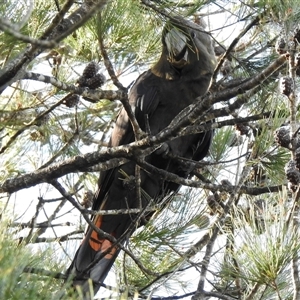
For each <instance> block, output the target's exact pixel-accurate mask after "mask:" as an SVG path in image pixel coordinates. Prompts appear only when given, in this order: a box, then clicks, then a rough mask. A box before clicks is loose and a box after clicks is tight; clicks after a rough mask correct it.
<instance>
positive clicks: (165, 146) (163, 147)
mask: <svg viewBox="0 0 300 300" xmlns="http://www.w3.org/2000/svg"><path fill="white" fill-rule="evenodd" d="M169 152H170V147H169V145H168V144H167V143H162V145H161V146H160V147H159V148H158V149H157V150H155V154H157V155H162V156H163V157H166V156H168V153H169Z"/></svg>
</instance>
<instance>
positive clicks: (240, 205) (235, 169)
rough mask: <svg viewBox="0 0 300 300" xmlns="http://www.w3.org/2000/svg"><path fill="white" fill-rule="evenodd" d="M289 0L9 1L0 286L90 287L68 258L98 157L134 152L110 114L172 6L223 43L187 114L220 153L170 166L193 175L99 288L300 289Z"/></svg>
mask: <svg viewBox="0 0 300 300" xmlns="http://www.w3.org/2000/svg"><path fill="white" fill-rule="evenodd" d="M286 2H289V3H286V4H285V3H284V1H279V0H275V1H267V0H258V1H255V2H254V1H237V2H235V3H233V2H232V1H221V0H220V1H201V0H199V1H186V0H185V1H184V0H180V1H171V0H161V1H148V0H141V1H130V0H128V1H127V0H115V1H106V0H96V1H90V0H85V1H83V2H74V1H72V0H70V1H67V2H62V1H50V2H49V1H41V0H37V1H34V2H31V3H30V5H28V4H27V2H26V1H16V0H10V1H6V2H5V3H4V4H3V5H1V6H0V11H1V17H0V30H1V31H0V50H1V51H0V62H1V69H0V93H1V94H0V157H1V158H0V161H1V172H0V192H1V228H2V230H1V236H0V244H1V246H0V258H1V259H0V266H1V267H0V269H1V272H0V273H1V274H2V275H1V276H0V298H1V299H2V298H3V299H20V298H22V299H58V298H59V297H61V298H62V299H80V291H72V289H69V288H68V287H69V283H68V282H67V283H64V281H63V279H64V278H65V277H64V271H65V270H66V268H67V266H68V265H69V263H70V261H71V260H72V258H73V256H74V251H75V249H76V248H77V247H78V245H79V243H80V240H81V239H82V237H83V233H84V227H85V225H86V222H88V221H89V217H90V216H91V215H92V214H93V213H95V212H93V211H92V210H91V202H92V195H93V192H95V190H96V186H97V179H98V174H99V171H100V170H105V169H109V168H113V167H114V166H117V165H119V164H122V163H124V162H125V161H126V160H127V159H129V158H130V154H132V153H133V147H129V148H128V155H126V154H125V153H124V151H123V152H122V151H121V150H120V149H118V148H116V149H107V142H108V138H109V135H110V131H111V128H112V126H113V122H114V120H115V118H116V116H117V114H118V112H119V110H120V108H121V107H122V105H126V103H127V102H126V99H127V98H126V97H127V93H128V90H129V89H130V86H131V84H132V82H133V81H134V79H135V78H137V76H138V75H139V74H140V73H142V72H143V71H145V70H147V69H149V67H151V65H153V63H154V62H155V61H157V59H158V57H159V54H160V47H161V46H160V38H161V32H162V28H163V26H164V24H165V22H166V21H167V20H168V19H170V18H173V17H176V16H182V17H185V18H188V19H190V20H193V21H195V22H198V23H201V24H202V25H203V26H206V28H205V29H206V30H207V31H209V32H211V36H212V38H213V39H214V43H215V45H214V46H215V53H216V56H217V58H218V64H217V67H216V69H215V73H214V76H213V82H212V84H211V87H210V90H209V92H208V93H207V95H205V96H204V97H202V99H197V100H198V101H197V102H195V105H194V106H193V107H192V108H193V109H191V110H190V112H189V114H188V115H187V114H185V115H182V116H181V119H180V120H185V127H184V128H183V129H181V130H180V134H191V133H195V132H201V131H205V130H210V129H214V132H215V133H214V138H213V141H212V145H211V148H210V153H209V156H207V157H206V158H205V160H204V161H201V162H199V163H197V164H196V168H195V171H194V172H193V177H191V178H190V179H182V178H177V179H176V180H177V181H178V183H180V184H182V185H183V187H182V188H181V189H180V191H179V192H178V193H177V194H176V195H175V196H174V197H173V198H172V199H168V201H166V203H165V205H161V206H153V207H149V209H150V210H153V211H155V213H154V216H153V217H152V219H151V220H150V221H149V222H148V223H147V224H146V225H145V226H143V227H141V228H139V229H138V230H137V231H136V232H135V234H134V235H133V236H132V237H131V239H130V240H128V242H127V243H126V244H125V245H124V250H125V251H122V253H121V255H120V256H119V258H118V261H117V263H116V265H115V266H114V269H113V270H112V272H111V273H112V276H111V278H110V280H109V281H108V283H107V286H106V287H104V288H103V289H102V290H101V293H105V295H107V297H108V299H109V298H111V299H164V298H166V299H181V298H184V297H189V298H190V299H193V300H200V299H208V298H211V299H213V298H214V299H249V300H250V299H275V298H276V299H299V298H300V289H299V287H300V277H299V270H298V269H299V243H298V241H299V233H298V225H299V224H298V222H299V221H298V214H299V212H298V210H299V209H298V201H299V195H300V193H299V183H300V168H299V166H300V155H299V153H300V150H299V149H300V146H299V145H300V144H299V136H298V132H299V128H300V127H299V121H298V118H299V113H298V109H299V107H298V102H297V95H298V90H299V89H298V85H299V74H300V71H299V70H300V69H299V53H300V46H299V43H300V27H299V24H298V20H299V16H300V9H299V8H298V4H297V1H286ZM210 120H214V122H208V123H205V122H207V121H210ZM187 124H188V125H187ZM173 126H174V127H176V126H180V123H179V122H177V123H176V122H174V125H173ZM162 134H164V137H165V138H166V139H165V141H167V139H168V138H170V137H168V136H167V134H166V132H165V131H163V132H162ZM140 144H142V143H141V142H140ZM145 145H147V138H146V140H145V143H144V146H145ZM142 146H143V145H142ZM157 146H159V145H157ZM141 149H143V150H142V151H141V152H140V154H141V155H143V153H145V151H147V149H146V147H141ZM143 151H144V152H143ZM135 153H137V152H135ZM136 155H137V154H136ZM183 163H187V164H190V163H193V164H194V165H195V163H194V162H183ZM141 168H146V166H141ZM156 171H157V170H156ZM151 172H155V170H153V169H152V170H151ZM165 176H166V178H169V177H170V176H171V174H165ZM168 176H169V177H168ZM172 180H174V179H172ZM100 213H107V212H100ZM110 213H112V212H110ZM115 213H124V212H119V211H118V212H115ZM142 213H145V212H141V214H142ZM142 217H143V215H141V218H142ZM101 295H102V294H101ZM101 295H100V296H99V297H101ZM167 297H169V298H167Z"/></svg>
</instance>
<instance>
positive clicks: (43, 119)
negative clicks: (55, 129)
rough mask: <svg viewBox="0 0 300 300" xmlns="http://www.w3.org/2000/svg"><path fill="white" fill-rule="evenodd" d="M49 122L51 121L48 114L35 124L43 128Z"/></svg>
mask: <svg viewBox="0 0 300 300" xmlns="http://www.w3.org/2000/svg"><path fill="white" fill-rule="evenodd" d="M40 113H42V112H40ZM49 120H50V115H49V114H46V115H44V116H42V117H41V118H40V119H38V120H37V121H36V122H35V125H36V126H42V125H44V124H46V123H47V122H48V121H49Z"/></svg>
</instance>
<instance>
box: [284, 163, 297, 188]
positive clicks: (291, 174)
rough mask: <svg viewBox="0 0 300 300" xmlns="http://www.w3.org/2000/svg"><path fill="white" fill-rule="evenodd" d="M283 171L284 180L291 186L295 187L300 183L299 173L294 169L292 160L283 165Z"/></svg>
mask: <svg viewBox="0 0 300 300" xmlns="http://www.w3.org/2000/svg"><path fill="white" fill-rule="evenodd" d="M284 170H285V174H286V178H287V179H288V181H289V182H290V183H291V184H292V185H297V184H299V183H300V172H299V171H298V170H297V169H296V162H295V161H294V160H290V161H289V162H288V163H287V164H286V165H285V168H284Z"/></svg>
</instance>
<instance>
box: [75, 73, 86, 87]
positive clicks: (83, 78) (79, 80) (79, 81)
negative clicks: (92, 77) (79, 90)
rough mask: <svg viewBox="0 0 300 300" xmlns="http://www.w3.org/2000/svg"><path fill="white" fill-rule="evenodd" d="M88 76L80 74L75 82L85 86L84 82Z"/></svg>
mask: <svg viewBox="0 0 300 300" xmlns="http://www.w3.org/2000/svg"><path fill="white" fill-rule="evenodd" d="M87 80H88V78H86V77H84V76H80V77H79V78H78V80H77V83H78V85H79V86H81V87H85V86H86V82H87Z"/></svg>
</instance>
